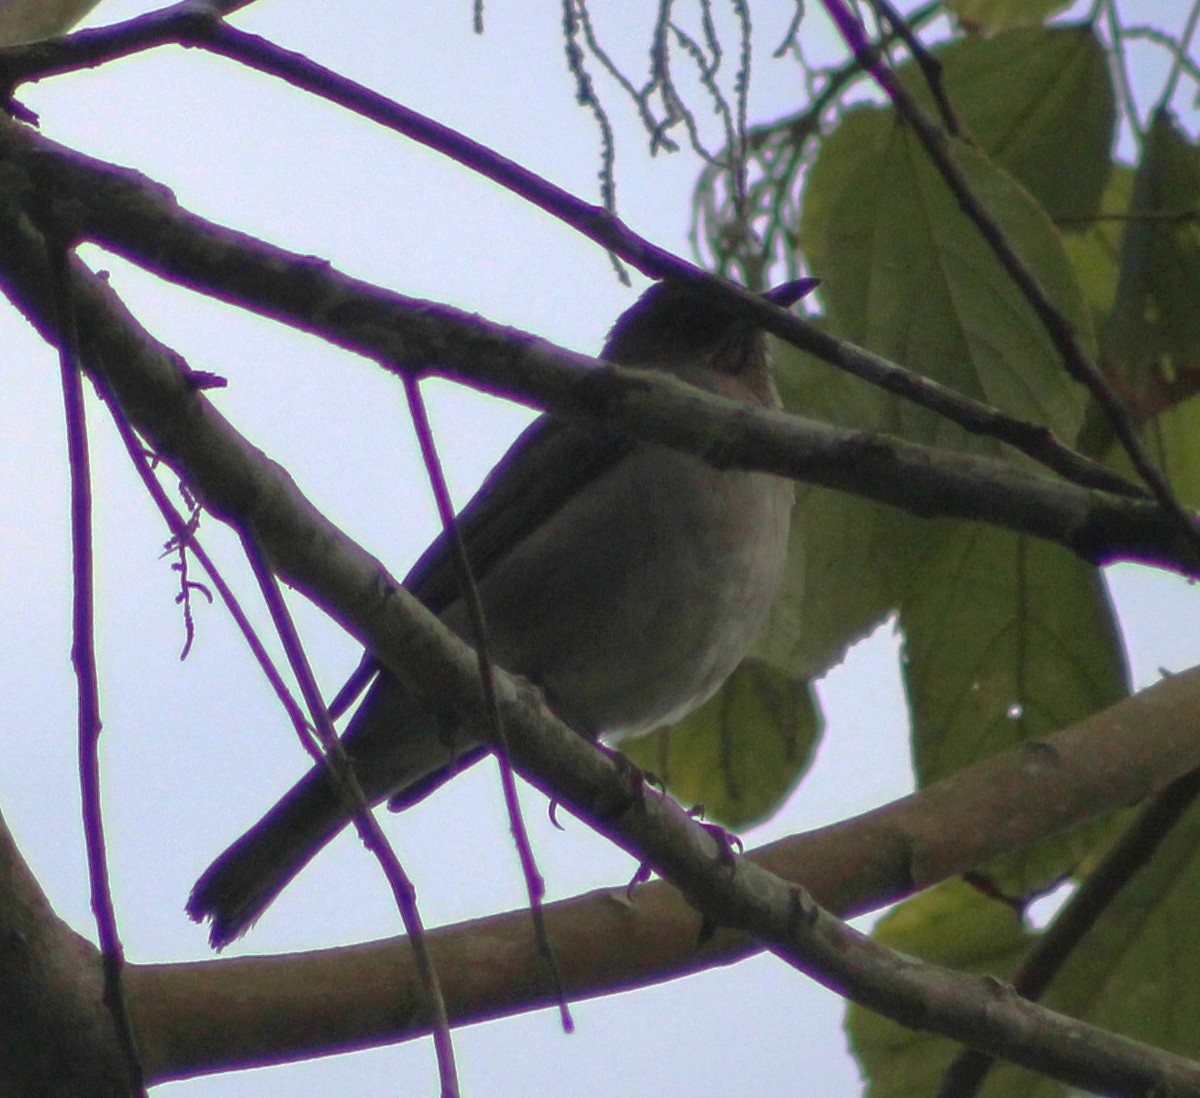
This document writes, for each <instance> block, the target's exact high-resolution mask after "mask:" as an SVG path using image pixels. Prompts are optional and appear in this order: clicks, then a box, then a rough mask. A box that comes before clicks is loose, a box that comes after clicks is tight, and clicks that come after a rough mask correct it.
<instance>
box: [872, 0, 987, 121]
mask: <svg viewBox="0 0 1200 1098" xmlns="http://www.w3.org/2000/svg"><path fill="white" fill-rule="evenodd" d="M871 4H872V6H873V7H874V8H875V10H876V11H877V12H878V13H879V14H880V15H882V16H883V18H884V19H885V20H886V21H887V24H888V26H890V27H891V28H892V34H894V35H895V36H896V37H897V38H899V39H900V40H901V41H902V42H903V43H904V44H905V45H906V46H907V47H908V52H909V53H910V54H911V55H912V59H913V60H914V61H915V62H916V63H917V66H918V68H920V70H921V75H922V76H923V77H924V78H925V86H926V87H927V88H928V89H929V94H930V96H931V97H932V98H933V102H934V106H936V107H937V110H938V114H939V115H940V117H941V119H942V125H943V126H944V127H945V128H946V132H947V133H949V134H952V135H953V136H954V137H964V136H965V135H964V133H963V129H962V124H961V123H960V122H959V120H958V115H957V113H956V112H955V110H954V107H953V106H952V105H951V103H950V98H949V96H948V95H947V94H946V85H945V83H944V81H943V80H942V63H941V62H940V61H939V60H938V59H937V58H936V57H934V56H933V55H932V54H931V53H930V52H929V51H928V50H927V49H926V48H925V44H924V43H923V42H922V41H921V40H920V39H919V38H918V37H917V36H916V34H915V33H914V31H913V27H912V25H911V24H910V23H909V22H908V21H907V20H906V19H905V18H904V17H903V16H902V15H901V14H900V13H899V12H898V11H896V9H895V7H894V6H893V5H892V4H890V3H888V0H871ZM881 48H886V47H881Z"/></svg>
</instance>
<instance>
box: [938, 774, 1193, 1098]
mask: <svg viewBox="0 0 1200 1098" xmlns="http://www.w3.org/2000/svg"><path fill="white" fill-rule="evenodd" d="M1198 795H1200V770H1193V771H1192V772H1191V773H1190V774H1184V775H1183V777H1181V778H1176V779H1175V781H1173V782H1171V784H1170V785H1168V786H1166V787H1165V788H1164V789H1163V790H1162V792H1160V793H1159V794H1158V795H1157V796H1156V797H1155V798H1154V800H1152V801H1151V802H1150V804H1148V805H1147V806H1146V807H1145V808H1144V809H1143V810H1142V812H1141V813H1140V814H1139V815H1138V818H1137V819H1136V820H1134V822H1133V823H1132V824H1130V825H1129V827H1128V828H1126V829H1125V831H1124V832H1123V833H1122V834H1121V836H1120V837H1119V838H1118V839H1117V841H1116V842H1115V843H1114V844H1113V845H1112V847H1111V848H1110V849H1109V851H1108V852H1107V853H1106V854H1105V855H1104V857H1103V858H1102V859H1101V860H1100V862H1099V863H1098V864H1097V866H1096V868H1095V869H1094V870H1093V871H1092V872H1091V873H1089V874H1088V876H1087V877H1085V878H1084V880H1083V882H1082V883H1081V884H1080V885H1079V887H1078V888H1077V889H1076V890H1075V893H1074V894H1073V895H1072V896H1071V898H1070V900H1068V901H1067V903H1066V904H1065V905H1064V906H1063V908H1062V910H1061V911H1060V912H1059V913H1058V916H1057V917H1056V918H1055V920H1054V922H1053V923H1051V925H1050V928H1049V929H1048V930H1047V931H1046V932H1045V934H1043V935H1042V936H1041V938H1040V939H1039V940H1038V942H1037V944H1036V945H1035V946H1033V947H1032V948H1031V949H1030V950H1029V952H1028V954H1026V956H1025V959H1024V960H1023V961H1022V962H1021V965H1020V967H1019V968H1018V969H1017V971H1016V972H1015V973H1014V974H1013V977H1012V980H1011V981H1010V982H1011V983H1012V986H1013V989H1014V990H1015V991H1016V992H1017V994H1019V995H1022V996H1024V997H1025V998H1026V999H1029V1000H1031V1001H1033V1002H1036V1001H1037V1000H1038V999H1040V998H1041V997H1042V995H1044V994H1045V992H1046V989H1047V988H1048V987H1049V986H1050V982H1051V981H1052V980H1053V979H1054V977H1055V976H1056V975H1057V974H1058V972H1059V971H1060V970H1061V969H1062V967H1063V965H1065V964H1066V962H1067V961H1068V960H1069V959H1070V957H1071V955H1072V954H1073V953H1074V951H1075V949H1076V948H1077V947H1078V946H1079V944H1080V942H1082V940H1083V938H1084V936H1085V935H1086V934H1087V932H1088V931H1089V930H1091V928H1092V927H1093V926H1095V924H1096V922H1097V920H1098V919H1099V918H1100V916H1101V915H1103V914H1104V912H1105V911H1106V910H1107V909H1108V907H1109V906H1110V905H1111V904H1112V902H1113V900H1115V899H1116V898H1117V896H1119V895H1120V893H1121V890H1122V889H1123V888H1125V886H1126V885H1127V884H1128V883H1129V882H1130V880H1131V879H1132V878H1133V877H1134V875H1135V874H1136V873H1137V872H1138V871H1139V870H1141V869H1142V868H1144V867H1145V866H1146V864H1147V863H1148V862H1149V861H1150V859H1151V857H1153V855H1154V852H1155V851H1156V850H1157V849H1158V848H1159V846H1161V845H1162V843H1163V842H1164V840H1166V839H1167V837H1168V836H1169V835H1170V834H1171V831H1172V829H1173V828H1174V827H1175V825H1176V824H1177V823H1178V822H1179V820H1180V818H1181V817H1182V816H1183V814H1184V813H1185V812H1186V811H1187V810H1188V809H1189V808H1190V807H1191V806H1192V805H1193V804H1194V803H1195V801H1196V798H1197V796H1198ZM994 1063H995V1060H994V1059H993V1058H992V1057H990V1056H988V1055H986V1054H985V1053H982V1052H978V1051H976V1050H975V1049H971V1048H964V1049H963V1050H962V1051H961V1052H960V1053H959V1054H958V1055H957V1056H956V1057H955V1058H954V1060H953V1061H951V1063H950V1066H949V1067H948V1068H947V1069H946V1072H945V1074H944V1075H943V1076H942V1082H941V1085H940V1086H939V1087H938V1090H937V1095H936V1098H971V1096H972V1095H975V1094H978V1093H979V1090H980V1088H981V1087H982V1085H983V1081H984V1079H985V1078H986V1077H987V1073H988V1071H989V1070H990V1068H991V1066H992V1065H993V1064H994Z"/></svg>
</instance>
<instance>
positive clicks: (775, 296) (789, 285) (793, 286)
mask: <svg viewBox="0 0 1200 1098" xmlns="http://www.w3.org/2000/svg"><path fill="white" fill-rule="evenodd" d="M820 285H821V280H820V279H819V278H797V279H796V280H795V281H793V282H783V283H781V284H780V285H778V286H775V287H773V288H772V289H770V290H768V291H767V292H766V293H765V294H763V297H765V298H766V299H767V300H768V301H771V302H774V304H776V305H782V306H783V307H784V308H785V309H790V308H791V307H792V306H793V305H795V304H796V302H797V301H799V300H800V299H801V298H802V297H806V296H807V295H808V294H810V293H812V292H813V290H815V289H816V288H817V287H818V286H820Z"/></svg>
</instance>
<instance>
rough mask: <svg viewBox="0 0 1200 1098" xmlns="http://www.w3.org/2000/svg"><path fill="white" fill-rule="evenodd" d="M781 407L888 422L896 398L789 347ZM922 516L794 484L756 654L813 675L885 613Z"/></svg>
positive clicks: (780, 357) (862, 422)
mask: <svg viewBox="0 0 1200 1098" xmlns="http://www.w3.org/2000/svg"><path fill="white" fill-rule="evenodd" d="M774 358H775V376H776V380H777V382H778V385H779V392H780V396H781V397H782V398H783V404H784V407H785V408H786V409H787V410H788V411H790V412H796V413H798V414H800V415H806V416H811V417H813V418H816V419H819V420H822V421H824V422H828V423H838V424H842V425H844V426H852V427H858V428H861V429H866V430H879V429H885V430H886V429H890V427H891V421H892V420H893V419H894V418H895V401H894V398H893V397H891V396H890V395H889V394H887V393H884V392H883V391H882V390H881V389H878V388H876V387H874V386H872V385H867V384H865V383H864V382H862V381H860V380H858V379H857V378H855V377H852V376H851V375H849V374H847V373H846V372H845V371H843V370H838V369H836V368H835V367H832V366H830V365H829V364H828V363H826V362H821V361H820V360H818V359H816V358H813V357H812V356H811V355H808V354H805V353H804V352H802V351H799V350H797V349H796V348H794V347H790V346H786V345H784V346H780V347H778V348H776V349H775V350H774ZM926 526H927V524H926V523H923V522H922V521H921V520H920V519H917V518H914V517H913V516H911V515H909V514H907V513H905V512H903V511H900V510H898V509H896V508H893V507H884V506H881V505H880V504H877V503H872V502H871V501H870V500H865V499H861V498H859V497H857V496H851V495H848V494H846V493H843V492H834V491H831V490H828V489H825V488H818V487H814V486H809V485H798V492H797V504H796V510H795V512H794V515H793V521H792V534H791V541H790V547H789V557H790V559H789V563H788V568H787V571H786V573H785V577H784V582H783V585H782V589H781V591H780V593H779V597H778V598H777V599H776V602H775V605H774V607H773V608H772V611H771V614H770V616H769V617H768V619H767V622H766V624H765V626H764V627H763V630H762V633H761V635H760V636H759V641H758V648H757V651H758V653H759V654H760V655H761V656H763V658H765V659H767V660H768V661H770V662H772V663H774V664H775V665H776V666H778V667H786V668H788V669H789V670H790V671H791V672H792V674H794V675H797V676H800V677H804V678H810V679H813V678H818V677H819V676H820V675H822V674H824V673H825V672H826V671H828V670H829V668H830V667H832V666H833V665H834V664H836V663H837V662H839V661H840V660H841V659H842V657H843V656H844V655H845V653H846V650H847V649H848V648H849V647H850V645H852V644H853V643H854V642H855V641H857V640H860V639H861V638H862V637H864V636H865V635H866V634H867V633H869V632H870V631H871V630H872V629H874V628H875V626H877V625H878V624H879V623H880V622H881V621H882V620H883V619H885V618H886V617H887V616H888V615H889V614H890V613H891V612H892V611H893V610H894V609H895V607H896V605H897V602H898V601H899V598H900V595H901V593H902V591H903V586H902V583H901V582H900V581H899V580H898V578H897V577H902V576H903V572H904V561H905V560H906V558H907V556H908V555H910V552H911V550H910V548H909V547H910V546H911V545H912V544H913V543H914V542H915V541H916V540H917V539H919V537H920V534H921V532H922V531H923V530H924V529H925V528H926Z"/></svg>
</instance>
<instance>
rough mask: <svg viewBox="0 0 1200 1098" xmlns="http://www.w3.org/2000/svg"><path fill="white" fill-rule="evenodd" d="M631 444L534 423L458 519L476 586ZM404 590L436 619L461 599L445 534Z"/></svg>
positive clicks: (604, 434) (553, 423)
mask: <svg viewBox="0 0 1200 1098" xmlns="http://www.w3.org/2000/svg"><path fill="white" fill-rule="evenodd" d="M631 445H632V440H631V439H630V438H629V436H628V435H625V434H624V433H623V432H620V431H618V430H615V429H614V430H611V431H604V430H602V429H598V428H597V427H596V425H595V424H594V423H586V422H577V421H574V420H569V419H563V418H561V417H558V416H542V417H541V418H540V419H537V420H535V421H534V422H533V423H532V424H531V425H530V426H529V427H528V428H526V430H525V431H524V432H523V433H522V434H521V435H520V437H519V438H518V439H517V440H516V442H514V443H513V445H512V446H511V447H510V448H509V450H508V452H507V453H506V454H505V455H504V457H503V458H501V459H500V462H499V464H497V466H496V468H495V469H493V470H492V472H491V473H490V474H488V477H487V479H486V480H485V481H484V482H483V484H482V485H481V486H480V488H479V491H477V492H476V493H475V495H474V496H473V497H472V498H471V501H470V502H469V503H468V504H467V505H466V507H464V508H463V509H462V511H461V512H460V513H459V515H458V530H459V533H460V535H461V536H462V539H463V543H464V544H465V545H466V547H467V556H468V559H469V560H470V563H471V570H472V572H473V573H474V576H475V579H476V581H478V580H481V579H482V578H483V577H484V576H485V575H487V573H488V571H489V569H490V568H491V567H492V565H493V564H494V563H495V562H496V561H497V560H499V559H500V558H501V557H503V556H504V555H505V554H506V553H507V552H508V551H509V550H510V549H511V548H512V547H513V546H514V545H516V544H518V543H519V542H520V541H521V540H522V539H523V538H525V537H526V536H527V535H528V534H529V533H531V532H532V531H533V530H536V529H537V528H538V527H539V526H541V525H542V524H543V523H545V522H547V521H548V520H549V519H550V518H552V517H553V515H554V514H555V512H557V511H558V509H559V508H560V507H561V506H562V505H563V504H564V503H565V502H566V501H567V500H568V499H570V498H571V496H573V495H574V494H575V493H576V492H578V491H579V490H580V489H581V488H582V487H583V485H584V484H586V483H587V482H588V481H590V480H591V479H593V478H594V477H596V476H598V475H600V474H601V473H602V472H603V471H604V470H606V469H608V468H610V467H611V466H612V465H613V464H614V463H615V462H616V461H618V460H619V459H620V458H621V457H622V456H623V455H624V454H626V453H627V452H628V451H629V449H630V447H631ZM404 585H405V586H406V587H407V588H408V589H409V590H410V591H412V593H413V594H414V595H416V596H417V598H419V599H420V600H421V601H422V602H423V603H424V604H425V605H426V606H428V607H429V609H430V610H432V611H433V612H434V613H435V614H440V613H441V612H442V611H443V610H445V609H446V607H447V606H449V605H450V604H451V603H452V602H454V601H455V599H457V598H458V597H459V594H460V584H459V578H458V572H457V569H456V567H455V564H454V555H453V551H452V548H451V541H450V536H449V535H448V534H447V533H446V532H445V531H443V532H442V533H441V534H439V535H438V536H437V538H435V539H434V541H433V543H432V544H431V545H430V546H429V548H428V549H426V550H425V552H424V553H422V554H421V557H420V559H418V561H417V562H416V564H414V565H413V567H412V569H411V571H410V572H409V573H408V576H407V578H406V579H405V581H404Z"/></svg>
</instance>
